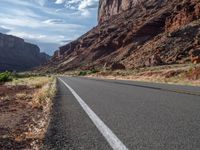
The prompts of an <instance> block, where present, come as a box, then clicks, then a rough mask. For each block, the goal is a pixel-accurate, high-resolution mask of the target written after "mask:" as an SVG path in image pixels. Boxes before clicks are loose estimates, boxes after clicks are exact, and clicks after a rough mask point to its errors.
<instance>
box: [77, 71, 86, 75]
mask: <svg viewBox="0 0 200 150" xmlns="http://www.w3.org/2000/svg"><path fill="white" fill-rule="evenodd" d="M78 75H79V76H85V75H87V72H86V71H80V72H79V74H78Z"/></svg>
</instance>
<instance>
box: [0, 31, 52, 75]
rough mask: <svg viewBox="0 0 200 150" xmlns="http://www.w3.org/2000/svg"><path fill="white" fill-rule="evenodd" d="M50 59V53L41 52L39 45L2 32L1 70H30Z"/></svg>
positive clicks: (0, 34) (0, 48)
mask: <svg viewBox="0 0 200 150" xmlns="http://www.w3.org/2000/svg"><path fill="white" fill-rule="evenodd" d="M49 59H50V56H49V55H47V54H45V53H40V49H39V47H38V46H37V45H34V44H31V43H27V42H25V41H24V40H23V39H21V38H18V37H15V36H12V35H6V34H2V33H0V71H5V70H15V71H24V70H29V69H31V68H33V67H36V66H39V65H42V64H44V63H46V62H47V61H48V60H49Z"/></svg>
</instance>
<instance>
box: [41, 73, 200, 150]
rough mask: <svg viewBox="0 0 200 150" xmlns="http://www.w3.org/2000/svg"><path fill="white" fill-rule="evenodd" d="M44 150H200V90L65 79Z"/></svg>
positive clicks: (143, 83)
mask: <svg viewBox="0 0 200 150" xmlns="http://www.w3.org/2000/svg"><path fill="white" fill-rule="evenodd" d="M54 103H55V104H54V108H53V117H52V121H51V122H50V125H49V130H48V133H47V136H46V141H45V147H44V149H59V150H60V149H74V150H77V149H86V150H88V149H91V150H95V149H98V150H99V149H102V150H107V149H131V150H199V149H200V88H199V87H189V86H174V85H164V84H152V83H145V82H134V81H119V80H99V79H90V78H78V77H77V78H76V77H66V78H65V77H61V78H60V80H58V92H57V95H56V98H55V101H54Z"/></svg>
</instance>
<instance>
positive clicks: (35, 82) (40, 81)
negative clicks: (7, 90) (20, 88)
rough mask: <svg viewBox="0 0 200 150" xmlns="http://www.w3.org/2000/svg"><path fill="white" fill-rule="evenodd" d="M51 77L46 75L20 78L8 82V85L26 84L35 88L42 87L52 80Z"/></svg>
mask: <svg viewBox="0 0 200 150" xmlns="http://www.w3.org/2000/svg"><path fill="white" fill-rule="evenodd" d="M50 78H51V77H46V76H41V77H28V78H20V79H14V80H13V81H12V82H8V83H7V85H26V86H29V87H33V88H41V87H42V86H43V85H45V84H47V83H48V82H49V81H50Z"/></svg>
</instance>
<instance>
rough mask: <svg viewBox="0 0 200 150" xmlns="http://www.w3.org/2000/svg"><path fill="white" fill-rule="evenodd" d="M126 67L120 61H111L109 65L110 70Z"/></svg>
mask: <svg viewBox="0 0 200 150" xmlns="http://www.w3.org/2000/svg"><path fill="white" fill-rule="evenodd" d="M125 69H126V67H125V66H124V65H123V64H121V63H113V64H112V65H111V70H125Z"/></svg>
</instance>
